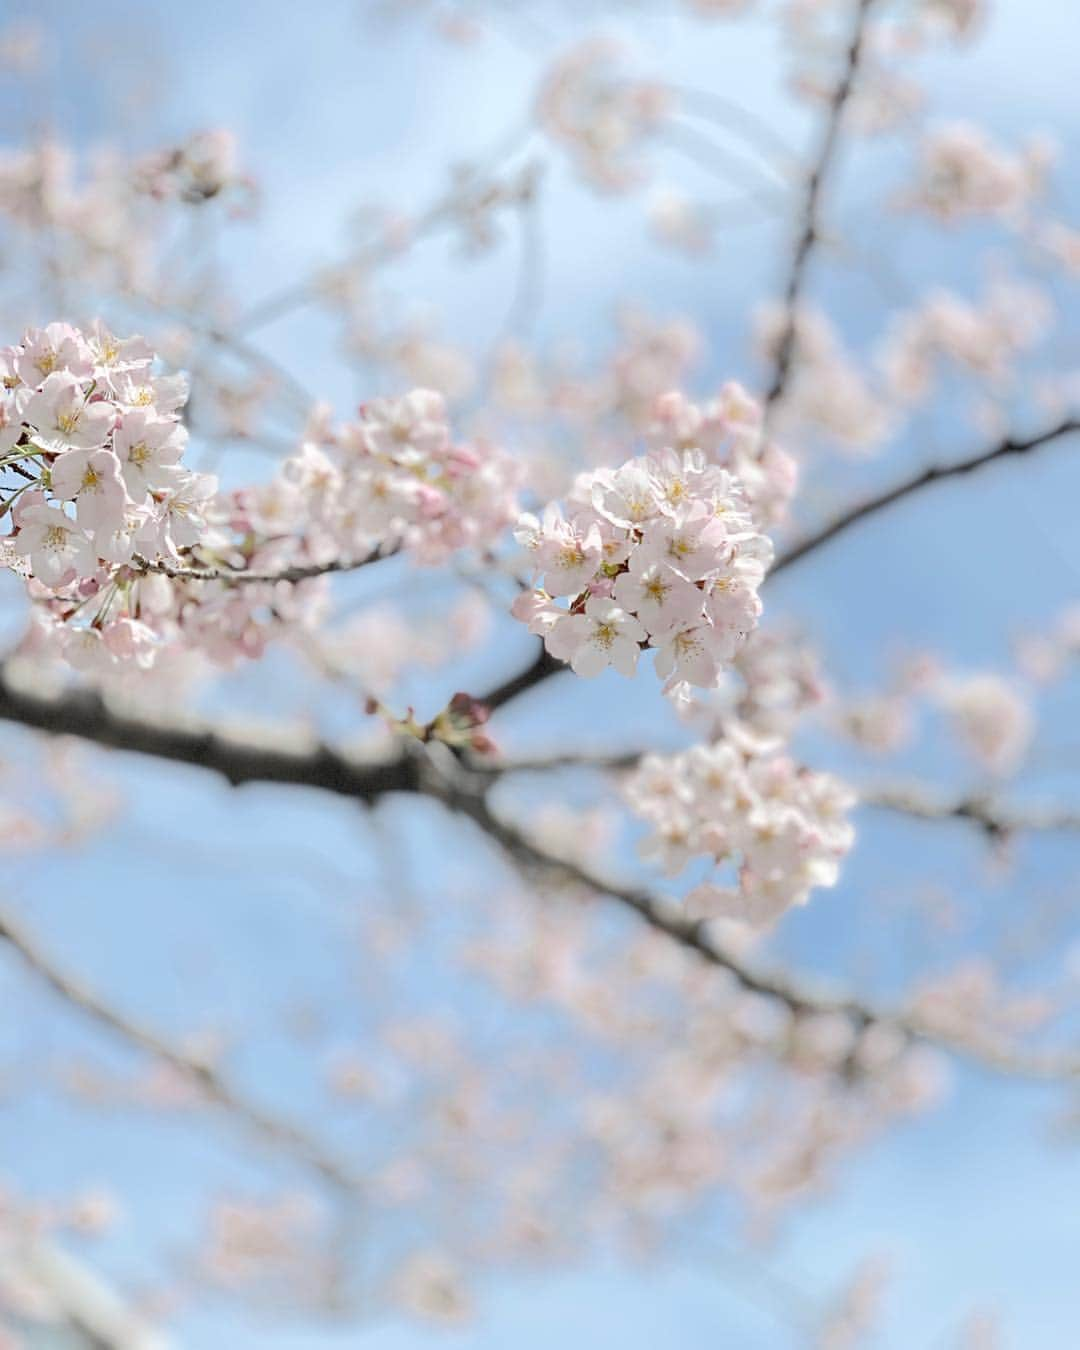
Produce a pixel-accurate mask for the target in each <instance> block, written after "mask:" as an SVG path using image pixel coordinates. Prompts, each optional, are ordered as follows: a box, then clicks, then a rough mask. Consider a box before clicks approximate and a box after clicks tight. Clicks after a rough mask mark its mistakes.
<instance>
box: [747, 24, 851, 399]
mask: <svg viewBox="0 0 1080 1350" xmlns="http://www.w3.org/2000/svg"><path fill="white" fill-rule="evenodd" d="M873 4H874V0H855V12H854V14H853V16H852V26H851V36H850V39H849V41H848V45H847V52H846V55H845V59H844V68H843V71H842V72H841V75H840V79H839V81H838V82H837V85H836V88H835V89H834V90H833V95H832V98H831V99H830V100H829V107H828V112H827V114H826V119H825V129H824V133H823V135H822V139H821V146H820V148H819V149H818V152H817V155H816V156H815V158H814V163H813V165H812V167H811V169H810V176H809V178H808V179H807V181H806V193H805V197H804V199H803V205H802V210H801V212H800V220H801V226H800V229H799V233H798V236H797V239H796V242H795V251H794V254H793V255H792V259H791V269H790V271H789V272H788V280H787V286H786V288H785V291H784V300H783V307H784V316H783V327H782V329H781V332H780V337H779V340H778V342H777V349H776V358H775V362H774V366H773V375H772V380H771V382H770V384H769V387H768V389H767V390H766V393H765V414H766V418H767V417H768V413H769V410H770V408H772V406H773V405H774V404H775V403H776V402H777V401H778V400H779V399H780V398H781V397H782V396H783V393H784V390H785V389H786V388H787V382H788V378H789V376H790V374H791V366H792V360H793V357H794V355H795V337H796V327H797V322H798V316H797V310H798V307H799V302H800V300H801V298H802V293H803V289H804V286H805V283H806V271H807V267H808V265H809V262H810V256H811V254H812V252H813V250H814V246H815V244H816V243H817V241H818V232H819V229H820V220H819V217H820V212H821V199H822V194H823V192H824V189H825V183H826V180H827V179H828V177H829V173H830V171H831V169H832V166H833V161H834V160H835V158H836V151H837V148H838V146H839V144H840V128H841V124H842V122H843V119H844V112H845V110H846V108H847V105H848V101H849V100H850V98H851V95H852V92H853V90H854V88H855V79H856V76H857V74H858V70H859V63H860V61H861V60H862V55H863V43H864V40H865V37H866V25H867V20H868V18H869V14H870V9H871V6H872V5H873Z"/></svg>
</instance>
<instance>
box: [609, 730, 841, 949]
mask: <svg viewBox="0 0 1080 1350" xmlns="http://www.w3.org/2000/svg"><path fill="white" fill-rule="evenodd" d="M625 791H626V797H627V800H628V801H629V803H630V805H631V806H632V807H633V809H634V810H635V811H636V812H637V813H638V814H639V815H641V816H642V817H643V818H644V819H645V820H647V821H648V822H649V823H650V825H651V826H652V829H653V833H652V834H650V835H649V836H647V837H646V839H645V840H643V842H642V845H641V851H642V853H643V855H644V856H646V857H655V858H657V859H658V860H659V861H660V862H661V863H662V865H663V866H664V868H665V870H666V871H667V872H668V873H669V874H671V875H675V874H676V873H678V872H680V871H681V870H682V869H683V867H685V866H686V864H687V863H688V862H689V861H690V860H691V859H692V858H694V857H698V856H705V857H708V858H711V859H712V861H713V863H714V864H716V865H717V866H720V865H724V866H725V867H727V868H729V869H733V871H734V881H733V882H729V881H726V880H720V881H708V882H704V883H702V884H701V885H699V886H696V887H695V888H694V889H693V890H692V891H691V892H690V895H689V896H688V897H687V900H688V904H689V905H690V906H691V907H692V908H693V910H694V911H695V912H696V913H698V914H703V915H708V916H710V917H712V916H720V917H725V918H736V919H743V920H746V921H748V922H750V923H752V924H756V925H760V924H767V923H772V922H774V921H775V920H776V919H777V918H778V917H779V916H780V915H781V914H782V913H783V912H784V911H785V910H786V909H789V908H790V907H791V906H792V905H803V904H805V903H806V901H807V899H808V898H809V895H810V892H811V890H812V889H814V888H815V887H818V886H832V885H835V883H836V880H837V877H838V875H839V866H840V862H841V861H842V859H843V858H844V856H845V854H846V853H847V852H848V850H849V849H850V848H851V845H852V842H853V840H854V829H853V827H852V825H851V823H850V821H849V820H848V812H849V811H850V809H851V807H852V806H853V805H854V801H855V798H854V796H853V794H852V793H851V792H850V791H849V790H848V788H846V787H845V786H844V784H842V783H841V782H840V781H839V780H838V779H836V778H833V777H832V776H831V775H830V774H825V773H815V772H812V771H810V770H807V769H803V768H800V767H799V766H798V765H796V764H795V763H794V761H792V760H791V759H789V758H788V757H787V756H786V755H783V754H779V753H777V750H776V742H775V741H761V740H759V739H756V738H754V737H749V736H747V735H746V734H745V733H744V732H741V731H740V732H733V733H730V734H728V735H727V736H725V737H724V738H723V739H721V740H718V741H715V742H714V743H713V744H711V745H701V746H695V747H694V748H693V749H691V750H688V751H685V752H683V753H682V754H679V755H675V756H668V757H665V756H660V755H647V756H646V757H645V758H644V759H643V760H642V763H641V766H640V767H639V768H638V769H637V770H636V771H635V772H634V773H633V774H632V775H631V776H630V778H629V779H628V780H627V784H626V789H625Z"/></svg>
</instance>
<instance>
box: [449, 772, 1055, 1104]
mask: <svg viewBox="0 0 1080 1350" xmlns="http://www.w3.org/2000/svg"><path fill="white" fill-rule="evenodd" d="M427 790H428V791H432V789H431V788H428V789H427ZM434 795H437V796H440V797H441V799H442V800H443V801H444V802H445V804H446V805H447V806H448V807H449V808H450V809H451V810H453V811H456V812H458V813H460V814H463V815H466V816H468V817H469V818H470V819H471V820H473V821H474V822H475V823H476V824H477V825H478V826H479V827H480V828H481V829H482V830H483V831H484V833H485V834H487V835H488V836H489V837H490V838H491V839H493V840H494V841H495V842H496V843H497V844H498V845H499V846H500V847H501V848H502V849H503V850H504V851H505V852H506V853H507V854H508V856H510V857H512V858H513V859H515V860H516V861H517V862H518V863H519V864H520V865H521V866H522V867H523V868H524V869H525V870H527V871H532V872H535V873H539V874H541V875H542V876H544V877H545V878H546V879H548V880H553V881H556V882H562V883H564V884H570V885H573V886H579V887H584V888H585V889H586V890H588V891H591V892H592V893H594V894H596V895H602V896H608V897H609V898H611V899H613V900H616V901H618V902H619V903H620V904H622V905H624V906H626V907H627V908H628V909H631V910H633V911H634V913H636V914H637V915H639V916H640V917H641V918H642V919H644V920H645V922H646V923H647V924H648V925H649V926H650V927H651V928H653V929H655V930H656V931H658V932H661V933H664V934H665V935H666V936H667V937H669V938H672V939H673V940H674V941H675V942H677V943H679V944H680V945H681V946H683V947H686V948H688V949H689V950H690V951H693V952H694V953H695V954H696V955H698V956H699V957H701V958H702V959H704V960H705V961H707V962H708V963H709V964H710V965H714V966H717V967H719V968H720V969H722V970H726V971H727V972H728V973H729V974H730V975H732V976H734V977H735V979H736V980H737V981H738V982H739V984H740V985H741V986H742V988H743V989H746V990H748V991H750V992H752V993H756V994H763V995H765V996H766V997H769V998H775V999H778V1000H779V1001H780V1002H781V1003H783V1004H784V1005H785V1006H786V1007H787V1008H788V1009H789V1010H790V1011H791V1012H792V1013H793V1014H794V1015H795V1016H796V1017H799V1016H808V1015H816V1014H822V1013H826V1014H840V1015H841V1016H844V1017H847V1018H848V1019H849V1020H850V1021H851V1022H852V1024H853V1025H854V1026H855V1028H856V1030H859V1031H861V1030H864V1029H865V1028H867V1027H870V1026H883V1027H891V1028H893V1029H895V1030H896V1031H898V1032H900V1033H901V1034H902V1035H903V1036H904V1037H905V1038H907V1039H908V1040H913V1041H924V1042H928V1043H930V1044H934V1045H937V1046H939V1047H941V1048H943V1049H946V1050H949V1051H951V1052H953V1053H954V1054H958V1055H961V1056H963V1057H965V1058H968V1059H970V1060H972V1061H974V1062H976V1063H979V1064H981V1065H983V1066H984V1067H986V1068H990V1069H993V1070H995V1071H996V1072H1002V1073H1009V1074H1015V1075H1017V1076H1019V1077H1024V1078H1034V1079H1046V1080H1055V1081H1056V1080H1061V1079H1071V1078H1077V1077H1080V1054H1074V1053H1069V1052H1061V1053H1058V1052H1045V1053H1044V1052H1039V1051H1027V1050H1025V1049H1023V1048H1022V1047H1020V1048H1018V1047H1014V1046H1008V1045H1000V1044H998V1043H996V1042H992V1041H990V1040H988V1039H982V1038H980V1036H979V1034H978V1031H977V1030H973V1031H972V1032H971V1033H970V1034H965V1033H961V1032H957V1031H956V1030H955V1029H954V1028H951V1027H943V1026H938V1025H936V1024H935V1023H934V1022H933V1021H932V1020H931V1019H930V1018H928V1017H927V1016H926V1015H925V1014H924V1013H921V1012H919V1011H918V1010H917V1009H911V1010H887V1009H879V1008H875V1007H874V1006H872V1005H871V1004H869V1003H867V1002H864V1001H863V1000H862V999H859V998H856V997H854V996H852V995H850V994H843V995H833V994H829V993H828V992H827V991H826V990H824V989H822V988H819V987H815V986H814V985H812V984H811V983H810V982H808V981H807V980H806V979H805V978H800V979H798V980H795V979H792V978H790V977H787V976H783V975H780V974H778V973H774V972H767V971H764V970H759V969H755V968H754V967H753V966H750V965H747V964H746V963H745V962H743V961H742V960H741V959H740V958H739V957H738V956H736V955H735V954H734V953H732V952H730V951H728V950H727V949H726V948H725V947H723V946H722V945H721V944H720V943H719V942H718V941H717V939H716V937H715V932H714V929H713V927H712V926H711V925H710V924H708V923H706V922H704V921H701V920H694V919H690V918H687V917H686V914H685V912H684V911H683V909H682V907H681V906H680V905H678V904H677V903H675V902H672V901H669V900H666V899H663V898H661V897H659V896H656V895H653V894H652V893H651V892H650V891H648V890H645V889H643V888H641V887H637V886H629V885H626V884H624V883H621V882H613V881H611V880H609V879H607V878H603V877H599V876H597V875H596V874H594V873H593V872H591V871H589V870H588V869H586V868H584V867H582V866H581V865H580V864H579V863H576V862H573V861H570V860H568V859H564V858H559V857H556V856H555V855H554V854H551V853H548V852H547V851H546V850H544V849H542V848H541V847H540V846H539V845H537V844H536V843H535V842H534V841H533V840H531V839H529V838H528V837H527V836H526V835H525V834H524V833H523V832H522V830H521V829H519V828H518V826H516V825H513V824H511V823H509V822H508V821H506V820H504V819H502V818H501V817H499V816H498V815H496V814H495V813H494V812H493V811H492V810H491V808H490V807H489V805H488V803H487V800H486V797H485V796H484V795H483V794H478V793H474V792H470V791H468V790H463V789H462V788H461V787H460V786H458V785H456V784H455V783H454V782H453V781H452V779H450V780H444V783H443V785H442V787H441V789H440V788H436V789H434Z"/></svg>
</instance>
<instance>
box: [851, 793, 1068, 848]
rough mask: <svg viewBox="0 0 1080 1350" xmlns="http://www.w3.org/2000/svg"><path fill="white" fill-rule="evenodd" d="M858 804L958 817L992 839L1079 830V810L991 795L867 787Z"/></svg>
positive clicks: (913, 813) (933, 817) (918, 815)
mask: <svg viewBox="0 0 1080 1350" xmlns="http://www.w3.org/2000/svg"><path fill="white" fill-rule="evenodd" d="M859 803H860V805H863V806H872V807H878V808H880V809H881V810H884V811H895V812H898V813H900V814H902V815H905V816H914V817H916V818H917V819H920V820H958V821H963V822H966V823H967V824H969V825H976V826H978V827H979V829H981V830H983V831H984V832H985V833H986V834H987V835H988V836H989V837H990V838H992V839H1003V838H1007V837H1008V836H1009V835H1012V834H1024V833H1029V832H1032V831H1046V832H1048V833H1052V832H1054V831H1063V832H1066V833H1068V832H1071V831H1074V830H1080V812H1077V811H1069V810H1066V809H1064V808H1060V807H1053V806H1043V807H1037V808H1036V807H1032V808H1029V809H1028V810H1020V809H1019V808H1017V807H1012V806H1009V805H1007V804H1006V803H1004V802H998V801H995V800H994V799H993V798H991V797H960V798H956V799H952V800H950V799H947V798H942V797H937V796H934V795H933V794H931V793H928V792H926V791H925V789H923V788H920V787H917V786H912V787H907V786H901V787H882V788H868V789H864V790H862V791H860V792H859Z"/></svg>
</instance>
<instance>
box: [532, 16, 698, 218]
mask: <svg viewBox="0 0 1080 1350" xmlns="http://www.w3.org/2000/svg"><path fill="white" fill-rule="evenodd" d="M618 56H619V50H618V48H617V47H616V46H614V45H613V44H612V43H610V42H605V41H603V40H589V41H586V42H583V43H581V44H580V45H578V46H576V47H574V48H572V49H571V50H570V51H569V52H568V53H567V54H566V55H565V56H564V57H562V58H561V60H559V61H558V62H556V64H555V65H554V66H553V67H552V70H551V72H550V74H549V75H548V78H547V81H546V83H545V85H544V87H543V89H542V90H541V91H540V98H539V106H538V117H539V120H540V124H541V126H542V127H543V128H544V130H545V131H546V132H547V133H548V135H549V136H551V137H552V139H553V140H555V141H556V142H558V143H559V144H560V145H562V146H564V147H565V148H566V150H567V151H568V153H569V154H570V155H571V156H572V158H573V160H574V163H575V165H576V167H577V169H578V171H579V172H580V173H581V175H582V176H583V177H584V178H585V179H587V180H588V182H590V183H591V184H592V185H593V186H594V187H597V188H600V189H602V190H604V191H608V192H620V191H625V190H626V189H627V188H629V187H632V186H633V185H634V183H636V182H637V181H638V179H639V177H640V174H641V169H640V165H639V164H638V163H637V161H636V156H637V153H638V151H639V150H640V148H641V146H642V145H643V143H644V142H645V141H646V140H647V139H648V138H649V137H650V136H651V135H653V134H654V133H655V132H656V131H657V130H658V129H659V127H660V126H661V124H662V123H663V121H664V118H665V117H666V116H667V114H668V113H669V111H670V104H671V96H670V94H669V93H668V92H667V91H666V90H665V89H664V88H663V86H661V85H658V84H653V83H649V82H646V81H642V80H630V79H627V78H626V77H625V76H621V75H619V74H618V72H617V70H616V62H617V58H618Z"/></svg>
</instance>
